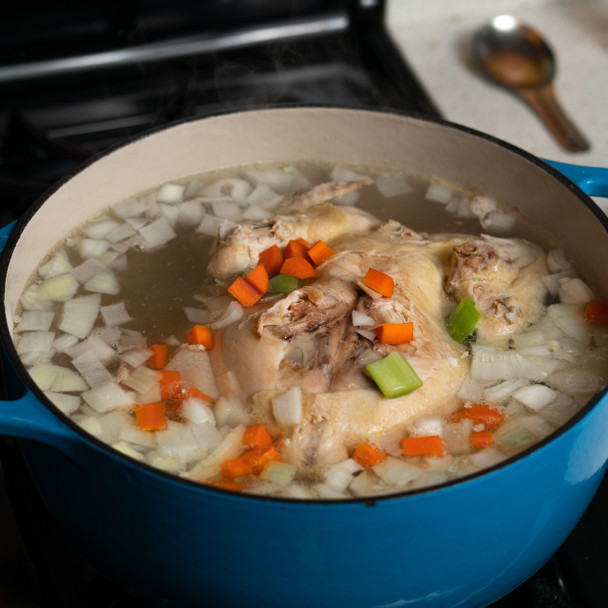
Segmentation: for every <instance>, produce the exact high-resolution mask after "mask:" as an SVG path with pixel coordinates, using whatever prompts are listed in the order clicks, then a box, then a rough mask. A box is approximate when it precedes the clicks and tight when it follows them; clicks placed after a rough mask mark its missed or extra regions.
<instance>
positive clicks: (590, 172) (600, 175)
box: [545, 160, 608, 198]
mask: <svg viewBox="0 0 608 608" xmlns="http://www.w3.org/2000/svg"><path fill="white" fill-rule="evenodd" d="M545 162H546V163H548V164H549V165H551V166H552V167H553V168H554V169H557V170H558V171H559V172H560V173H562V174H563V175H564V176H565V177H567V178H568V179H569V180H571V181H573V182H574V183H575V184H576V185H577V186H578V187H579V188H580V189H581V190H582V191H583V192H584V193H585V194H587V195H589V196H602V197H604V198H608V169H605V168H603V167H585V166H584V165H571V164H569V163H562V162H557V161H554V160H545Z"/></svg>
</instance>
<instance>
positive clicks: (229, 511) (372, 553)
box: [23, 397, 608, 608]
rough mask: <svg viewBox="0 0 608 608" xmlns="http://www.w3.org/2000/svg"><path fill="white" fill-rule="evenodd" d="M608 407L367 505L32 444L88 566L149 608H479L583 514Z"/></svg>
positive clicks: (48, 490) (518, 578)
mask: <svg viewBox="0 0 608 608" xmlns="http://www.w3.org/2000/svg"><path fill="white" fill-rule="evenodd" d="M32 398H34V397H32ZM607 405H608V403H607V402H606V400H605V399H604V400H603V401H602V402H600V403H598V404H597V405H596V406H595V407H594V408H593V409H592V410H591V411H590V412H589V413H588V414H587V416H586V417H584V418H583V419H581V420H579V421H578V423H576V424H574V425H573V426H572V427H571V428H570V429H569V430H568V431H567V432H565V433H564V434H562V435H560V436H559V437H558V438H557V439H555V440H554V441H552V442H549V443H547V444H545V445H544V446H542V447H541V448H540V449H537V450H536V451H534V452H533V453H531V454H528V455H527V456H526V457H525V458H519V459H517V460H516V461H515V462H513V463H511V464H510V465H508V466H506V467H499V468H498V469H496V470H494V471H493V472H491V473H489V474H486V475H484V476H478V477H476V478H472V479H469V480H467V481H462V482H459V483H456V484H454V485H451V486H448V487H444V488H441V489H436V490H431V491H427V492H420V493H418V494H413V495H409V496H402V497H396V498H384V499H378V500H376V501H367V502H365V501H363V502H350V503H348V502H343V503H306V502H288V501H280V500H275V499H263V498H255V497H248V496H243V495H236V494H230V493H226V492H222V491H216V490H209V489H206V488H203V487H199V486H196V485H194V484H190V483H186V482H183V481H179V480H177V479H173V478H171V477H170V476H165V475H164V474H159V473H157V472H155V471H152V470H148V469H147V468H144V467H141V466H138V465H136V464H132V463H130V462H127V461H125V460H123V459H122V458H120V457H118V456H114V455H113V454H110V453H108V452H106V451H104V450H103V449H100V447H99V446H97V445H95V444H94V443H88V442H86V441H84V440H80V441H78V443H77V446H78V449H77V452H76V453H74V454H73V455H72V456H70V457H68V456H66V455H64V453H62V452H60V451H58V450H56V449H55V448H53V447H49V446H45V445H43V444H40V443H37V442H23V443H24V452H25V454H26V458H27V460H28V463H29V466H30V468H31V471H32V474H33V476H34V479H35V481H36V484H37V486H38V487H39V489H40V491H41V494H42V496H43V497H44V499H45V501H46V502H47V503H48V505H49V507H50V508H51V509H52V511H53V512H54V513H55V514H56V515H57V516H58V518H59V520H60V522H61V523H63V525H64V526H65V528H66V529H67V530H69V531H70V533H71V534H72V536H73V537H74V539H75V540H76V542H77V543H78V544H79V545H80V547H81V548H82V550H83V551H84V553H85V554H86V555H87V556H88V557H89V558H90V559H91V560H92V561H93V563H95V564H97V565H98V566H99V567H100V568H101V569H102V570H103V571H104V572H106V573H108V574H109V576H111V577H112V579H114V580H116V581H117V582H119V583H120V584H121V585H122V586H124V588H126V589H128V590H130V591H131V592H132V593H134V594H135V595H137V596H138V597H141V598H142V599H144V600H146V601H148V602H151V603H153V604H154V605H158V606H172V607H176V608H177V607H179V608H186V607H189V606H200V605H205V606H213V607H214V606H222V607H233V606H234V607H240V606H257V605H266V606H269V607H272V606H277V607H279V606H281V607H284V606H290V607H292V608H298V607H300V606H302V607H304V606H306V607H309V606H310V605H315V606H321V607H322V606H327V607H330V606H331V607H335V606H339V605H343V606H349V607H353V608H355V607H358V608H364V607H365V608H369V607H372V606H374V607H378V608H379V607H381V606H416V607H418V606H420V607H428V608H430V607H439V606H442V607H445V606H448V605H449V606H466V607H476V606H485V605H487V604H489V603H491V602H492V601H494V600H496V599H498V598H499V597H501V596H502V595H504V594H506V593H508V592H509V591H510V590H511V589H513V588H514V587H516V586H517V585H519V584H520V583H521V582H523V580H525V579H526V578H528V577H529V576H531V575H532V574H533V573H534V572H535V571H536V570H537V569H538V568H540V567H541V566H542V565H543V564H544V563H545V562H546V561H547V559H549V557H550V556H551V555H552V554H553V553H554V552H555V551H556V550H557V548H558V547H559V546H560V545H561V543H562V542H563V541H564V540H565V538H566V536H567V535H568V534H569V532H570V531H571V529H572V528H573V527H574V526H575V525H576V522H577V521H578V520H579V518H580V517H581V516H582V514H583V512H584V510H585V508H586V507H587V505H588V503H589V502H590V500H591V498H592V497H593V494H594V493H595V491H596V489H597V487H598V485H599V483H600V481H601V479H602V476H603V473H604V469H605V466H606V465H605V463H606V461H607V460H608V437H606V433H607V430H606V429H608V407H607ZM430 590H432V592H431V591H430Z"/></svg>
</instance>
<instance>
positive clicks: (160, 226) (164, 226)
mask: <svg viewBox="0 0 608 608" xmlns="http://www.w3.org/2000/svg"><path fill="white" fill-rule="evenodd" d="M139 234H140V235H141V236H142V237H143V239H144V241H145V244H146V246H147V247H148V248H150V249H153V248H156V247H160V246H161V245H164V244H165V243H167V242H168V241H170V240H172V239H174V238H175V237H176V236H177V234H176V233H175V230H173V228H172V227H171V225H170V224H169V222H167V220H166V219H164V218H160V219H158V220H155V221H154V222H151V223H150V224H148V225H146V226H144V227H143V228H140V229H139Z"/></svg>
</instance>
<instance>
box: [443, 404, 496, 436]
mask: <svg viewBox="0 0 608 608" xmlns="http://www.w3.org/2000/svg"><path fill="white" fill-rule="evenodd" d="M453 419H454V420H455V421H456V422H460V421H461V420H470V421H471V422H472V423H473V425H475V426H478V425H483V427H484V429H485V430H486V431H491V430H492V429H495V428H496V427H497V426H498V425H499V424H500V423H501V422H502V421H503V420H504V414H503V413H502V410H499V409H498V408H496V407H492V406H490V405H486V404H485V403H476V404H474V405H470V406H466V407H463V408H462V409H461V410H458V411H457V412H456V413H455V414H454V416H453Z"/></svg>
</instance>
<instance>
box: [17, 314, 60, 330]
mask: <svg viewBox="0 0 608 608" xmlns="http://www.w3.org/2000/svg"><path fill="white" fill-rule="evenodd" d="M54 316H55V313H54V312H52V311H50V310H26V311H24V312H23V314H22V315H21V320H20V321H19V323H18V325H17V327H15V331H16V332H21V331H48V330H49V328H50V327H51V323H52V322H53V318H54Z"/></svg>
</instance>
